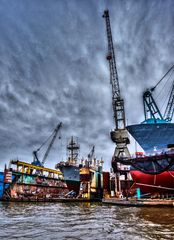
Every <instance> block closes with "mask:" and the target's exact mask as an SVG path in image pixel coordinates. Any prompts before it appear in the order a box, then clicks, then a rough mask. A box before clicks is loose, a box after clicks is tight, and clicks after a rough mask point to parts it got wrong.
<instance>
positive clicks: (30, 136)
mask: <svg viewBox="0 0 174 240" xmlns="http://www.w3.org/2000/svg"><path fill="white" fill-rule="evenodd" d="M173 5H174V3H173V1H172V0H166V1H158V0H142V1H135V0H124V1H121V0H117V1H100V3H99V1H95V0H88V1H87V0H86V1H85V0H83V1H81V0H71V1H68V0H62V1H61V0H58V1H56V0H50V1H46V0H37V1H35V0H26V1H22V0H16V1H12V0H11V1H10V0H9V1H6V0H0V31H1V35H0V117H1V118H0V119H1V124H0V142H1V144H0V160H1V164H0V166H1V167H2V166H3V165H4V163H5V162H8V160H9V159H11V158H17V157H18V158H20V159H22V160H26V161H31V159H32V151H33V150H34V149H36V148H37V147H38V146H39V145H40V144H41V143H42V142H43V141H44V140H45V139H46V138H47V136H48V135H49V134H50V133H51V131H52V130H53V129H54V128H55V126H56V125H57V123H58V122H59V121H62V122H63V128H62V131H61V134H62V139H61V140H59V139H58V140H57V141H56V143H55V146H54V148H53V149H52V153H51V154H50V157H49V159H48V161H47V164H48V166H51V167H53V166H54V164H55V163H56V161H58V160H62V158H65V157H66V154H65V146H66V141H67V139H68V138H69V137H70V136H71V135H75V136H77V137H78V139H79V143H80V144H81V152H80V154H81V156H87V154H88V152H89V151H90V148H91V147H92V145H93V144H95V145H96V155H97V157H98V158H100V157H103V159H104V160H105V167H106V168H107V169H108V168H109V167H110V160H111V156H112V153H113V149H114V145H113V143H112V142H111V140H110V137H109V131H110V130H111V129H112V128H113V127H114V121H113V113H112V106H111V87H110V84H109V69H108V63H107V62H106V60H105V55H106V52H107V42H106V33H105V22H104V19H102V12H103V10H104V9H105V8H106V7H107V8H109V10H110V17H111V25H112V32H113V39H114V45H115V52H116V60H117V68H118V74H119V81H120V88H121V93H122V96H123V97H124V99H125V105H126V118H127V119H128V123H129V124H133V123H138V122H140V121H142V120H143V106H142V99H141V98H142V92H143V90H144V89H146V88H147V87H149V86H153V85H154V84H155V83H156V82H157V81H158V80H159V79H160V78H161V76H162V75H163V74H164V73H165V72H166V71H167V70H168V68H169V67H170V66H171V65H172V64H173V52H174V42H173V39H174V32H172V28H173V24H174V6H173ZM51 159H52V160H51Z"/></svg>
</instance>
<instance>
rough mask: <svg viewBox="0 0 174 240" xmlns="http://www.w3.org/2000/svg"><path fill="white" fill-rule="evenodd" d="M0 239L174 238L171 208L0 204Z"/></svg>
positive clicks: (173, 221)
mask: <svg viewBox="0 0 174 240" xmlns="http://www.w3.org/2000/svg"><path fill="white" fill-rule="evenodd" d="M0 239H6V240H8V239H38V240H41V239H58V240H62V239H63V240H64V239H65V240H86V239H90V240H101V239H117V240H119V239H125V240H127V239H128V240H129V239H131V240H132V239H134V240H139V239H141V240H143V239H144V240H145V239H153V240H154V239H160V240H161V239H165V240H166V239H174V208H136V207H118V206H110V205H102V204H100V203H96V204H95V203H13V202H11V203H3V202H1V203H0Z"/></svg>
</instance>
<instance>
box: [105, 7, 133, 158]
mask: <svg viewBox="0 0 174 240" xmlns="http://www.w3.org/2000/svg"><path fill="white" fill-rule="evenodd" d="M103 17H104V18H105V21H106V31H107V40H108V55H107V57H106V59H107V60H108V61H109V68H110V83H111V86H112V107H113V113H114V120H115V129H114V130H113V131H111V139H112V141H113V142H114V143H116V148H115V152H114V158H115V159H116V158H119V157H125V158H126V157H129V156H130V154H129V151H128V148H127V144H129V143H130V141H129V137H128V132H127V130H126V128H125V125H126V121H125V110H124V100H123V99H122V98H121V95H120V88H119V81H118V73H117V67H116V60H115V53H114V47H113V40H112V32H111V25H110V19H109V11H108V10H105V11H104V14H103Z"/></svg>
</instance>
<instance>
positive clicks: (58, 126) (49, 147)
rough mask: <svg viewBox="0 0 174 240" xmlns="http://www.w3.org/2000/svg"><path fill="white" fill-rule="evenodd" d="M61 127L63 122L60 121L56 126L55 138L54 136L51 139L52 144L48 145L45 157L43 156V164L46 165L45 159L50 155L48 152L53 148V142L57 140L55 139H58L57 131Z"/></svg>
mask: <svg viewBox="0 0 174 240" xmlns="http://www.w3.org/2000/svg"><path fill="white" fill-rule="evenodd" d="M61 127H62V123H61V122H60V123H59V124H58V125H57V127H56V128H55V130H54V134H53V138H52V140H51V142H50V144H49V146H48V148H47V150H46V153H45V155H44V157H43V160H42V165H44V163H45V160H46V158H47V157H48V154H49V152H50V149H51V147H52V146H53V143H54V141H55V139H56V137H57V133H58V131H59V130H60V128H61Z"/></svg>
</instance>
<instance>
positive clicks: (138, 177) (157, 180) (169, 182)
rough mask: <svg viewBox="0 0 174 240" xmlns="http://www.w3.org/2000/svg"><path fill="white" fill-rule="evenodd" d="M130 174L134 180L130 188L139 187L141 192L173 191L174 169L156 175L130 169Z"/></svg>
mask: <svg viewBox="0 0 174 240" xmlns="http://www.w3.org/2000/svg"><path fill="white" fill-rule="evenodd" d="M130 174H131V176H132V179H133V181H134V184H133V186H132V188H140V189H141V192H142V193H157V192H158V193H162V192H164V193H165V192H168V193H169V192H171V193H174V170H171V171H165V172H162V173H160V174H156V175H151V174H145V173H143V172H141V171H138V170H131V171H130Z"/></svg>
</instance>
